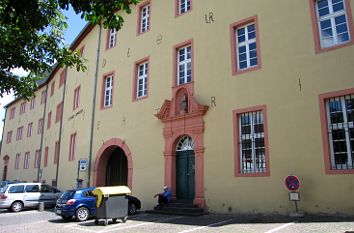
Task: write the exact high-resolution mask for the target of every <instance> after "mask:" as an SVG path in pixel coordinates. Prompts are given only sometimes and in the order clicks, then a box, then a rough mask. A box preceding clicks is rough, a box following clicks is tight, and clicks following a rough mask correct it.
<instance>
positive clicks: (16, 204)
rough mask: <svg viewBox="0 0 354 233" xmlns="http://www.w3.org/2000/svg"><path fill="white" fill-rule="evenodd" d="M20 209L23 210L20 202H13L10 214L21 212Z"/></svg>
mask: <svg viewBox="0 0 354 233" xmlns="http://www.w3.org/2000/svg"><path fill="white" fill-rule="evenodd" d="M22 208H23V204H22V202H20V201H15V202H14V203H12V205H11V211H12V212H20V211H21V210H22Z"/></svg>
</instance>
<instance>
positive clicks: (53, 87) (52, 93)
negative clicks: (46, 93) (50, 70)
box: [50, 81, 55, 97]
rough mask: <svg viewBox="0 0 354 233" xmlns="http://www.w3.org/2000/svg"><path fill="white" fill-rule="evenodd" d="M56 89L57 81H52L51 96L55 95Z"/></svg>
mask: <svg viewBox="0 0 354 233" xmlns="http://www.w3.org/2000/svg"><path fill="white" fill-rule="evenodd" d="M54 89H55V81H53V82H52V84H51V85H50V97H52V96H53V95H54Z"/></svg>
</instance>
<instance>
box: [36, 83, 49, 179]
mask: <svg viewBox="0 0 354 233" xmlns="http://www.w3.org/2000/svg"><path fill="white" fill-rule="evenodd" d="M47 99H48V83H47V85H46V88H45V101H44V110H43V117H42V119H43V124H42V135H41V144H40V146H39V149H40V154H39V164H38V172H37V181H38V182H39V181H40V180H39V177H41V179H42V175H41V174H40V173H41V163H42V151H43V148H42V147H43V138H44V129H45V115H46V113H47ZM41 182H42V181H41Z"/></svg>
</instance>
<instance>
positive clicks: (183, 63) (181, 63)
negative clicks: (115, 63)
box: [177, 44, 193, 85]
mask: <svg viewBox="0 0 354 233" xmlns="http://www.w3.org/2000/svg"><path fill="white" fill-rule="evenodd" d="M188 49H189V53H188ZM182 51H183V54H181V53H182ZM192 53H193V51H192V45H191V44H189V45H186V46H184V47H181V48H179V49H178V50H177V85H182V84H185V83H189V82H192V78H193V77H192V57H193V54H192ZM188 55H189V58H188ZM181 58H182V59H181ZM181 68H183V70H181ZM188 71H190V77H188ZM181 73H182V75H181ZM188 79H190V80H188Z"/></svg>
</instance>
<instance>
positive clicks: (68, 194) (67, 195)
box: [60, 190, 75, 199]
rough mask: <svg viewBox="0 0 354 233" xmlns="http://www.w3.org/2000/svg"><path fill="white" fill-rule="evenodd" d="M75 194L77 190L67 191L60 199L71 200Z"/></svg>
mask: <svg viewBox="0 0 354 233" xmlns="http://www.w3.org/2000/svg"><path fill="white" fill-rule="evenodd" d="M74 194H75V190H68V191H65V192H64V193H63V194H62V195H61V196H60V198H65V199H70V198H72V197H73V196H74Z"/></svg>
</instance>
